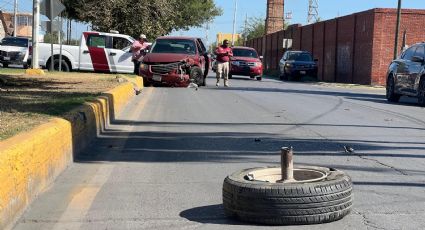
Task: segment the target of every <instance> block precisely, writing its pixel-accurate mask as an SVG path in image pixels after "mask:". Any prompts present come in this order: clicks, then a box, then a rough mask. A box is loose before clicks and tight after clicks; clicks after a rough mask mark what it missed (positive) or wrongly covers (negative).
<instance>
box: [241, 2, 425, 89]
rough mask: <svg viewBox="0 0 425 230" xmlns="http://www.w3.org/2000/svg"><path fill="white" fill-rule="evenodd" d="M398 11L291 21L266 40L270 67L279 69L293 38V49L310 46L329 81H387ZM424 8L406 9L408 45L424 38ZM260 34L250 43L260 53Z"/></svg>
mask: <svg viewBox="0 0 425 230" xmlns="http://www.w3.org/2000/svg"><path fill="white" fill-rule="evenodd" d="M395 21H396V10H395V9H380V8H378V9H371V10H368V11H364V12H359V13H356V14H352V15H347V16H344V17H339V18H335V19H331V20H327V21H323V22H319V23H315V24H312V25H307V26H300V25H299V24H297V25H291V26H290V27H288V29H287V30H285V31H279V32H277V33H274V34H270V35H268V36H267V38H266V46H267V47H266V51H265V53H264V62H265V66H266V68H269V69H277V68H278V62H279V60H280V58H281V57H282V55H283V52H284V49H283V39H284V38H287V39H293V50H307V51H310V52H312V53H313V56H314V58H316V59H318V60H319V61H318V65H319V71H318V79H319V80H322V81H328V82H343V83H356V84H372V85H385V83H386V76H385V75H386V71H387V67H388V65H389V63H390V62H391V60H392V57H393V50H394V33H395ZM424 22H425V10H410V9H405V10H403V11H402V23H401V33H400V37H399V39H400V40H399V44H400V47H401V42H402V32H403V31H406V34H407V44H408V45H412V44H414V43H417V42H421V41H425V29H424V26H423V23H424ZM262 44H263V40H262V38H257V39H253V40H251V41H249V42H248V43H247V45H248V46H250V47H253V48H255V49H257V51H258V52H259V53H260V54H263V52H262V51H260V50H262Z"/></svg>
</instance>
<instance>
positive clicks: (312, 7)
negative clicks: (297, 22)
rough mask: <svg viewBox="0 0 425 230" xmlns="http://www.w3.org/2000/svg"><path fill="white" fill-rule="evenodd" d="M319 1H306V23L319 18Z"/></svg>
mask: <svg viewBox="0 0 425 230" xmlns="http://www.w3.org/2000/svg"><path fill="white" fill-rule="evenodd" d="M318 9H319V3H318V2H317V0H309V1H308V17H307V23H308V24H311V23H314V22H317V21H318V20H319V10H318Z"/></svg>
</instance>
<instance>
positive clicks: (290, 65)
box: [279, 51, 317, 80]
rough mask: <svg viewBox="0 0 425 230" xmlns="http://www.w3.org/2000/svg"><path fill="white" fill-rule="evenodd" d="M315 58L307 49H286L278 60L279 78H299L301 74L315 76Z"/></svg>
mask: <svg viewBox="0 0 425 230" xmlns="http://www.w3.org/2000/svg"><path fill="white" fill-rule="evenodd" d="M316 62H317V59H313V55H312V54H311V53H310V52H307V51H287V52H285V54H284V55H283V57H282V59H280V62H279V70H280V79H282V80H300V79H301V77H303V76H311V77H314V78H317V63H316Z"/></svg>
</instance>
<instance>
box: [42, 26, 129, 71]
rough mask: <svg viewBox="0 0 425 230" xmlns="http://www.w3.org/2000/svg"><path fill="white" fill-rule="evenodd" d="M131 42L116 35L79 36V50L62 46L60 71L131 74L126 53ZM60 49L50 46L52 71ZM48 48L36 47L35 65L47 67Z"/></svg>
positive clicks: (56, 66)
mask: <svg viewBox="0 0 425 230" xmlns="http://www.w3.org/2000/svg"><path fill="white" fill-rule="evenodd" d="M133 42H134V38H132V37H131V36H128V35H123V34H118V33H101V32H83V34H82V35H81V40H80V46H70V45H62V71H66V72H68V71H94V72H104V73H133V72H134V64H133V62H132V61H131V57H132V53H131V51H130V48H131V45H132V43H133ZM59 56H60V46H59V45H57V44H55V45H53V57H54V69H55V70H59ZM51 58H52V56H51V45H50V44H47V43H39V65H40V66H41V67H43V68H48V69H50V67H51Z"/></svg>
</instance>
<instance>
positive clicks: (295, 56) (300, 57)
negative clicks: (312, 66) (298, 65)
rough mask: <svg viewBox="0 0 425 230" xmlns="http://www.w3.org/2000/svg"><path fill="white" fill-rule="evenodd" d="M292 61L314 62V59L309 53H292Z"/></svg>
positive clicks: (290, 57) (289, 58) (290, 55)
mask: <svg viewBox="0 0 425 230" xmlns="http://www.w3.org/2000/svg"><path fill="white" fill-rule="evenodd" d="M288 60H290V61H313V57H312V56H311V54H309V53H290V54H289V55H288Z"/></svg>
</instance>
